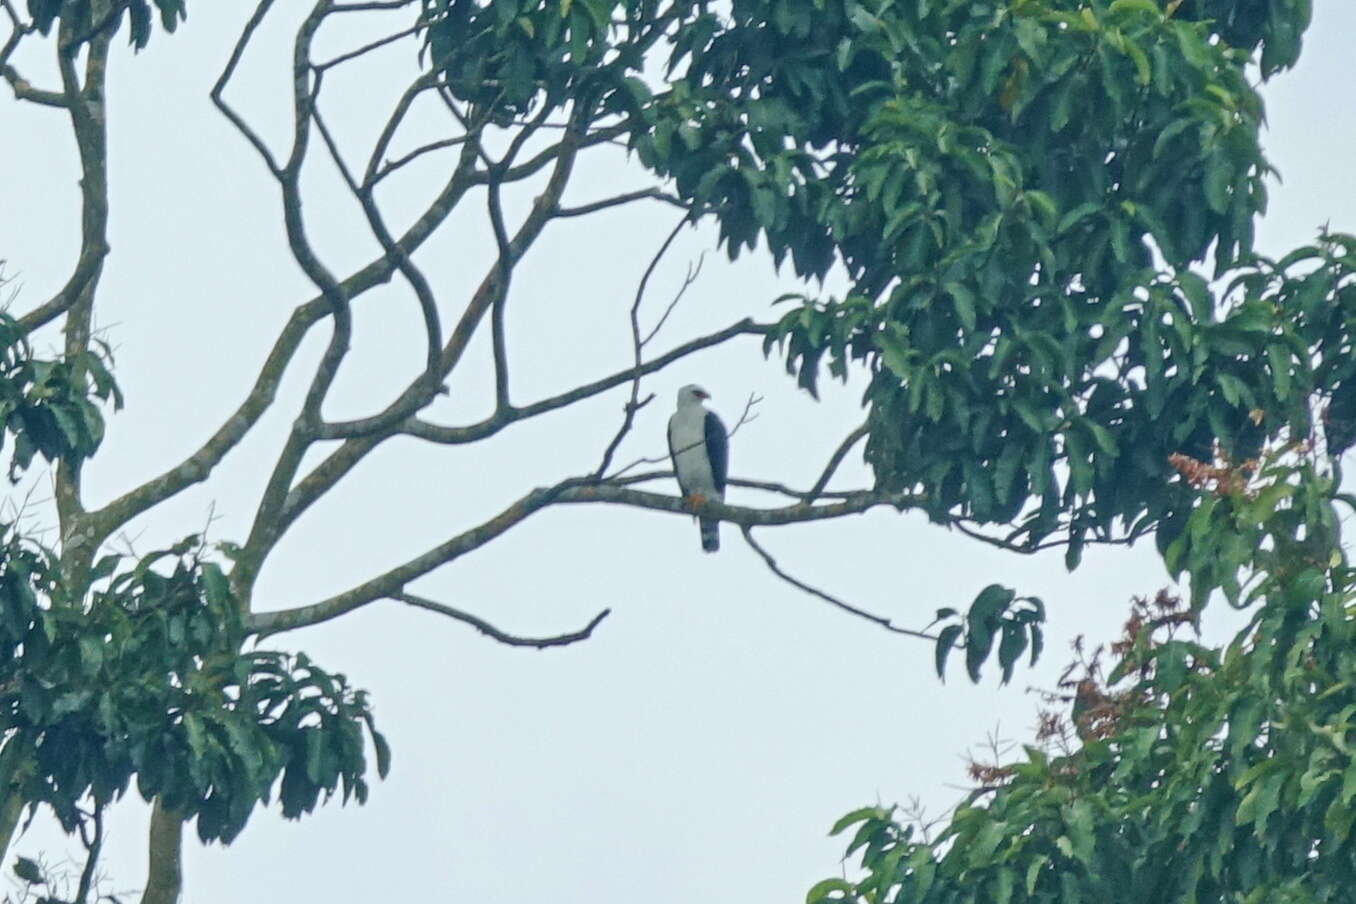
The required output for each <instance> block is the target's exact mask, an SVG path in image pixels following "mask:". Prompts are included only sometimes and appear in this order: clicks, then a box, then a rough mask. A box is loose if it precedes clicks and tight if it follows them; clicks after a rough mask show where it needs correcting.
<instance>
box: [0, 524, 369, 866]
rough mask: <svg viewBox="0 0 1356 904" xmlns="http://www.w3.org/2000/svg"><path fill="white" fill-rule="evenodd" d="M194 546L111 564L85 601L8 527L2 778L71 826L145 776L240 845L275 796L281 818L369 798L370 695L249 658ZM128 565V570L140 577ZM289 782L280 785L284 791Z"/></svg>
mask: <svg viewBox="0 0 1356 904" xmlns="http://www.w3.org/2000/svg"><path fill="white" fill-rule="evenodd" d="M202 553H203V550H202V549H201V547H200V546H199V545H198V541H197V539H196V538H190V539H189V540H186V541H185V542H183V543H181V544H180V545H179V546H178V547H176V548H175V549H172V550H168V551H165V552H162V553H157V554H153V555H150V556H147V557H145V558H143V559H141V560H140V561H137V562H135V563H125V562H124V560H123V557H121V556H117V555H109V556H106V557H104V558H102V559H100V560H99V562H98V563H97V564H96V566H95V569H94V574H93V575H92V576H91V577H92V582H93V587H92V588H91V589H90V591H89V592H88V593H87V594H85V595H84V596H83V597H82V596H81V595H79V594H72V593H71V592H70V588H69V587H67V586H65V584H64V583H63V581H62V579H61V577H60V570H59V569H58V568H57V567H56V563H55V562H54V560H53V558H52V556H51V554H50V553H49V552H48V551H46V550H45V549H43V548H41V547H39V546H37V545H36V544H34V543H32V542H31V541H25V540H23V539H22V538H21V537H20V536H19V535H18V534H17V533H16V532H15V531H14V529H13V527H6V528H5V538H4V547H3V555H0V662H3V665H2V666H0V731H3V732H4V736H5V744H4V747H3V748H0V777H3V780H4V782H5V784H6V786H12V787H18V788H20V789H21V793H22V795H23V799H24V800H26V801H28V802H29V803H30V805H32V806H35V807H36V806H37V805H39V804H46V805H48V806H50V807H51V809H52V811H53V812H54V813H55V814H56V816H57V818H58V819H59V820H60V821H61V823H62V825H63V826H65V827H66V828H67V830H68V831H70V830H74V829H75V827H76V826H77V824H78V823H79V822H80V821H81V820H82V819H83V818H84V816H85V812H84V810H83V809H82V803H83V802H84V801H85V799H86V797H88V798H89V799H90V800H91V801H92V803H93V805H94V806H95V807H102V806H104V805H106V804H108V803H110V802H111V801H113V800H115V799H116V798H118V797H120V796H121V795H122V794H123V793H124V792H125V791H126V790H127V788H128V785H129V783H130V782H131V780H132V778H133V777H135V778H136V782H137V789H138V790H139V791H140V793H141V794H142V796H144V797H145V798H146V799H147V800H151V799H154V798H157V797H158V798H160V799H161V800H162V801H163V802H164V804H165V806H167V807H168V808H170V809H171V810H173V811H174V812H176V813H179V814H181V815H183V816H184V817H197V827H198V834H199V836H200V837H201V838H202V839H203V840H204V841H211V840H217V839H220V840H224V841H229V840H230V839H231V838H233V837H234V836H235V835H236V834H237V833H238V832H239V831H240V830H241V829H242V828H243V827H244V825H245V822H246V820H247V819H248V818H249V815H250V813H251V812H252V811H253V809H254V807H255V805H256V803H258V802H260V801H263V802H267V801H268V800H269V799H270V797H271V796H272V794H273V793H274V789H275V786H277V789H278V790H277V795H278V798H279V800H280V803H281V805H282V812H283V815H285V816H288V817H291V818H296V817H298V816H300V815H302V814H303V813H305V812H309V811H310V810H312V809H313V808H314V807H315V806H316V804H317V802H318V801H319V800H320V798H321V796H322V795H323V796H324V797H326V798H328V797H329V796H330V795H331V794H333V793H335V792H336V791H338V790H339V789H340V787H341V786H342V792H343V797H344V799H345V800H347V799H348V797H349V796H350V794H352V795H356V797H357V798H358V800H359V801H363V800H365V799H366V796H367V788H366V784H365V782H364V778H363V776H364V773H365V772H366V763H365V758H364V751H363V747H364V727H366V729H367V731H368V733H369V734H370V737H371V739H372V741H373V742H374V744H375V747H376V751H377V761H378V769H379V771H380V772H381V773H382V774H385V772H386V769H387V767H388V760H389V753H388V752H387V749H386V743H385V741H384V740H383V739H382V737H381V735H380V734H378V733H377V732H376V731H375V729H374V728H373V725H372V715H371V712H370V710H369V708H368V704H367V700H366V696H365V695H364V694H363V692H361V691H354V690H352V689H351V688H350V687H349V686H348V684H347V682H346V681H345V680H344V677H343V676H342V675H332V674H329V673H327V672H325V671H324V670H323V669H321V668H319V667H317V666H316V665H315V664H314V663H312V662H310V661H309V660H308V659H307V658H306V657H305V656H304V655H298V656H295V657H294V656H291V655H288V654H285V653H280V652H276V651H269V650H252V651H247V650H243V649H242V645H243V643H244V632H243V630H242V627H241V621H240V616H241V613H240V611H239V606H238V604H237V603H236V601H235V600H234V599H233V598H232V597H231V594H230V590H229V585H228V582H227V580H226V577H225V575H224V574H223V573H222V571H221V569H220V567H219V566H217V565H216V564H215V563H213V562H210V561H205V560H204V559H203V558H202ZM129 565H130V567H129ZM279 779H281V785H278V781H279Z"/></svg>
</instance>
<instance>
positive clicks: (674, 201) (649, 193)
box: [556, 188, 689, 218]
mask: <svg viewBox="0 0 1356 904" xmlns="http://www.w3.org/2000/svg"><path fill="white" fill-rule="evenodd" d="M645 200H653V201H663V202H664V203H665V204H668V205H670V206H672V207H676V208H678V209H679V210H682V211H687V210H688V209H689V208H688V205H686V204H684V203H683V202H682V200H681V199H679V198H677V197H675V196H674V195H671V194H668V193H667V192H665V191H662V190H660V189H658V188H646V189H643V190H641V191H632V192H627V193H626V194H623V195H617V196H616V197H613V198H604V199H602V200H601V201H594V202H592V203H590V204H581V205H579V206H578V207H562V208H560V210H559V211H557V212H556V216H557V217H561V218H564V217H582V216H584V215H586V214H590V213H597V212H598V211H600V210H607V209H608V208H609V207H620V206H621V205H623V204H630V203H632V202H634V201H645Z"/></svg>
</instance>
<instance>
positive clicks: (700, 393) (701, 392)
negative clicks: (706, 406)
mask: <svg viewBox="0 0 1356 904" xmlns="http://www.w3.org/2000/svg"><path fill="white" fill-rule="evenodd" d="M692 394H693V395H694V396H696V397H697V398H699V399H701V400H702V401H703V402H705V401H706V400H707V399H709V398H711V393H709V392H707V391H706V390H705V389H694V390H692Z"/></svg>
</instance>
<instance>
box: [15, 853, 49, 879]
mask: <svg viewBox="0 0 1356 904" xmlns="http://www.w3.org/2000/svg"><path fill="white" fill-rule="evenodd" d="M14 875H16V876H18V877H19V878H20V879H21V880H23V881H24V882H27V883H28V884H29V885H41V884H43V883H44V882H46V881H47V880H46V879H44V878H43V875H42V867H41V866H39V865H38V863H37V861H36V860H30V859H29V858H27V857H19V858H18V859H17V860H15V862H14Z"/></svg>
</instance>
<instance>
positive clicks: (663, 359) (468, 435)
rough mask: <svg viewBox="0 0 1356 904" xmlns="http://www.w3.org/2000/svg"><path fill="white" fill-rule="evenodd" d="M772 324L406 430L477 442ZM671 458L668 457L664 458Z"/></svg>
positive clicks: (411, 424)
mask: <svg viewBox="0 0 1356 904" xmlns="http://www.w3.org/2000/svg"><path fill="white" fill-rule="evenodd" d="M769 329H771V327H770V326H769V325H767V324H762V323H755V322H753V321H752V320H750V319H748V318H745V319H744V320H741V321H739V322H738V323H735V324H731V325H730V326H727V327H726V328H725V329H723V330H718V331H717V332H714V333H711V334H710V335H708V336H701V337H699V338H697V339H693V340H691V341H689V342H685V343H683V344H682V345H680V346H678V347H677V348H674V349H672V350H670V351H668V352H665V353H664V354H663V355H660V356H659V357H657V358H654V359H652V360H650V361H647V362H646V363H645V364H643V365H641V366H640V368H639V369H637V368H636V367H634V366H632V367H628V368H626V369H625V370H621V371H617V372H616V373H614V374H610V375H608V376H606V377H603V378H602V379H599V380H595V381H593V382H592V383H586V384H585V385H583V386H577V387H575V388H574V389H571V390H569V391H568V392H563V393H561V394H559V395H554V396H551V397H549V398H545V399H542V400H541V401H538V402H533V403H532V404H531V405H523V406H522V407H519V408H513V409H511V410H510V411H508V412H505V413H503V414H501V415H498V416H493V417H490V418H487V419H486V420H484V421H480V422H478V423H475V424H470V425H468V426H464V427H446V426H441V425H438V424H431V423H429V422H427V421H423V420H419V419H417V418H411V419H410V420H408V421H406V422H405V424H404V425H402V428H401V429H402V432H403V433H406V434H408V435H410V436H417V437H419V438H420V439H424V440H428V441H429V442H434V443H446V444H449V445H459V444H462V443H469V442H474V441H476V440H478V439H484V438H485V437H487V436H492V435H494V434H495V433H498V432H499V431H500V430H502V429H503V428H504V427H506V426H507V425H509V424H512V423H514V422H516V421H521V420H526V419H528V418H531V417H537V416H538V415H542V414H547V413H549V412H552V411H557V410H559V409H561V408H565V407H567V406H569V405H572V404H574V403H575V402H579V401H582V400H583V399H587V398H591V397H592V396H596V395H598V394H599V393H603V392H606V391H608V390H609V389H613V388H615V387H617V386H620V385H622V384H623V383H625V382H627V381H628V380H631V379H634V377H635V376H636V374H637V373H640V374H641V375H644V374H651V373H654V372H656V371H659V370H663V369H664V368H665V367H667V366H669V365H670V364H672V363H673V362H674V361H677V360H679V359H681V358H686V357H687V356H688V355H692V354H694V353H696V352H699V351H702V350H703V349H708V348H711V347H713V346H716V345H720V344H721V343H723V342H726V341H727V340H729V339H732V338H734V337H735V336H744V335H748V336H762V335H765V334H766V333H767V331H768V330H769ZM664 460H667V459H664Z"/></svg>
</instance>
